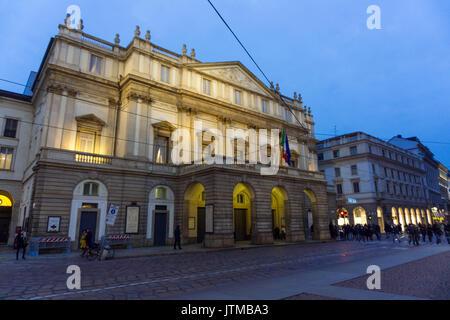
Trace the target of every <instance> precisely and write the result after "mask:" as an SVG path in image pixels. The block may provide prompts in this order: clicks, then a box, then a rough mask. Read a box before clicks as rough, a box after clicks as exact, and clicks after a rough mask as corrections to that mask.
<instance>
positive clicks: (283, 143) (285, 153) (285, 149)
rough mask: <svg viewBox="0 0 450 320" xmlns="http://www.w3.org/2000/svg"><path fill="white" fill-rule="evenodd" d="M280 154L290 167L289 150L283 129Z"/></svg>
mask: <svg viewBox="0 0 450 320" xmlns="http://www.w3.org/2000/svg"><path fill="white" fill-rule="evenodd" d="M281 154H282V157H283V159H284V161H286V163H287V164H288V165H291V150H289V141H288V137H287V135H286V132H285V131H284V128H283V135H282V136H281Z"/></svg>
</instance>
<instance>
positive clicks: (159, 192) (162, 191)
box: [155, 188, 166, 200]
mask: <svg viewBox="0 0 450 320" xmlns="http://www.w3.org/2000/svg"><path fill="white" fill-rule="evenodd" d="M155 199H160V200H164V199H166V188H156V190H155Z"/></svg>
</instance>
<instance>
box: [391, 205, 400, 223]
mask: <svg viewBox="0 0 450 320" xmlns="http://www.w3.org/2000/svg"><path fill="white" fill-rule="evenodd" d="M391 212H392V222H393V223H394V224H395V225H398V215H397V209H395V207H392V209H391Z"/></svg>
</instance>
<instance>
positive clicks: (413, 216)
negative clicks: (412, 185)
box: [409, 209, 416, 224]
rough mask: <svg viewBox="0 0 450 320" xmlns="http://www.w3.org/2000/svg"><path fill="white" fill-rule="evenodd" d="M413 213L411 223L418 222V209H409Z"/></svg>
mask: <svg viewBox="0 0 450 320" xmlns="http://www.w3.org/2000/svg"><path fill="white" fill-rule="evenodd" d="M409 213H410V215H411V223H412V224H416V211H415V210H414V209H409Z"/></svg>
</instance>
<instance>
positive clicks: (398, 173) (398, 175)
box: [397, 171, 400, 180]
mask: <svg viewBox="0 0 450 320" xmlns="http://www.w3.org/2000/svg"><path fill="white" fill-rule="evenodd" d="M397 178H398V180H400V171H397Z"/></svg>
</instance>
